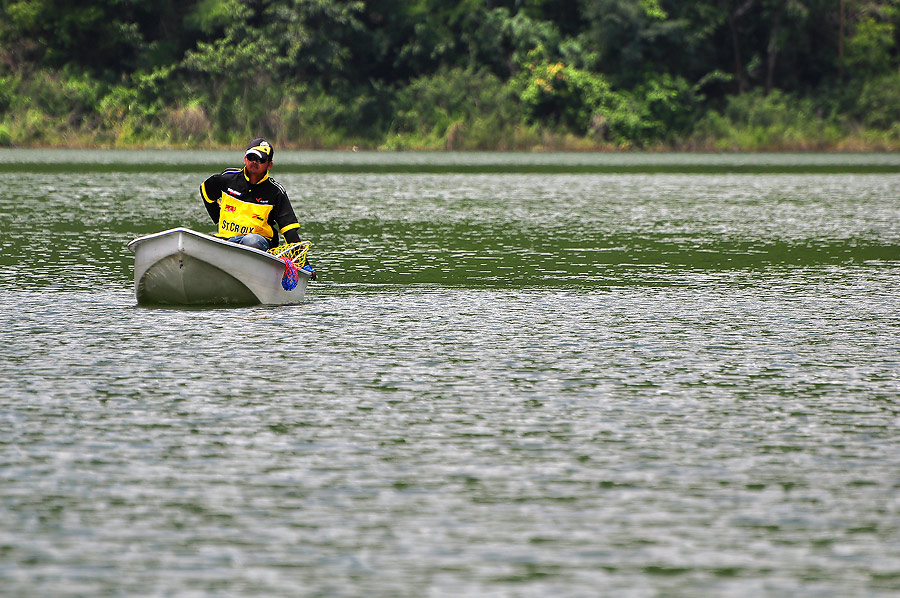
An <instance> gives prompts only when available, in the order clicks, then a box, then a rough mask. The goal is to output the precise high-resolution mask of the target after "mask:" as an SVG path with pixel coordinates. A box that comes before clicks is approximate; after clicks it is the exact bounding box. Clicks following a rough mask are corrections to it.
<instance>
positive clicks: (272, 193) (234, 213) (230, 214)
mask: <svg viewBox="0 0 900 598" xmlns="http://www.w3.org/2000/svg"><path fill="white" fill-rule="evenodd" d="M200 195H202V196H203V204H204V205H205V206H206V211H207V212H209V217H210V218H212V220H213V222H215V223H216V225H217V226H218V228H219V230H218V232H217V236H219V237H225V238H227V237H233V236H235V235H247V234H250V233H256V234H258V235H262V236H264V237H265V238H266V239H268V240H269V244H270V245H272V246H274V245H277V244H278V235H277V231H279V230H280V231H281V236H283V237H284V239H285V241H287V242H288V243H297V242H299V241H300V235H299V230H300V224H299V223H298V222H297V215H296V214H294V208H293V207H292V206H291V201H290V200H289V199H288V196H287V193H286V192H285V190H284V187H282V186H281V185H279V184H278V182H277V181H275V179H273V178H271V177H270V176H269V173H266V176H264V177H263V179H262V180H261V181H260V182H258V183H257V184H255V185H251V184H250V180H249V179H248V178H247V175H246V173H245V172H244V169H243V168H229V169H227V170H225V171H223V172H222V173H221V174H214V175H212V176H211V177H209V178H208V179H206V180H205V181H203V184H202V185H200Z"/></svg>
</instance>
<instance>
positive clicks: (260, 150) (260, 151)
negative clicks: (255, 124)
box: [244, 137, 275, 160]
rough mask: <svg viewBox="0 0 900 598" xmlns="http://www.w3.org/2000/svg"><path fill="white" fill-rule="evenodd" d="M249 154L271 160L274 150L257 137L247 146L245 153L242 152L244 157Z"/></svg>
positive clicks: (266, 142)
mask: <svg viewBox="0 0 900 598" xmlns="http://www.w3.org/2000/svg"><path fill="white" fill-rule="evenodd" d="M250 154H255V155H257V156H259V157H260V158H265V159H266V160H271V159H272V156H274V155H275V148H274V147H272V145H271V144H270V143H269V142H268V141H266V140H265V139H263V138H262V137H257V138H256V139H254V140H253V141H251V142H250V145H248V146H247V151H246V152H244V155H245V156H249V155H250Z"/></svg>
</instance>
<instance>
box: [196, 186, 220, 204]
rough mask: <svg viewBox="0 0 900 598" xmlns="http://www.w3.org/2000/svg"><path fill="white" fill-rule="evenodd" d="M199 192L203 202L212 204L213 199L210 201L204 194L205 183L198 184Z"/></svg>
mask: <svg viewBox="0 0 900 598" xmlns="http://www.w3.org/2000/svg"><path fill="white" fill-rule="evenodd" d="M200 192H201V193H203V200H204V201H205V202H206V203H213V202H214V201H216V200H214V199H210V198H209V195H207V194H206V181H204V182H203V183H201V184H200Z"/></svg>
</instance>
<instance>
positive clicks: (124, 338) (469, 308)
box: [0, 150, 900, 598]
mask: <svg viewBox="0 0 900 598" xmlns="http://www.w3.org/2000/svg"><path fill="white" fill-rule="evenodd" d="M239 157H240V156H239V153H237V154H234V153H233V152H205V153H204V152H75V151H24V150H2V151H0V173H2V175H0V176H2V177H3V190H2V192H0V231H2V233H0V329H2V330H3V343H2V344H0V380H2V382H0V385H2V386H0V596H4V597H5V596H10V597H13V596H15V597H38V596H40V597H45V596H91V597H93V596H128V597H131V596H210V597H212V596H215V597H220V596H235V597H238V596H240V597H243V596H310V597H312V596H337V597H358V596H372V597H407V596H408V597H426V596H427V597H443V596H447V597H450V596H453V597H458V596H475V597H482V596H491V597H498V596H502V597H506V596H510V597H520V596H521V597H535V598H537V597H540V598H543V597H546V596H558V597H565V598H568V597H572V598H575V597H593V596H616V597H620V596H622V597H635V598H638V597H640V598H643V597H656V596H659V597H663V596H665V597H669V596H676V597H685V598H687V597H722V596H728V597H744V596H746V597H754V598H755V597H776V596H778V597H780V596H791V597H798V596H799V597H807V596H808V597H821V596H835V597H855V596H866V597H868V596H879V597H880V596H885V597H887V596H895V595H897V594H898V593H900V501H898V498H897V497H898V496H900V473H898V472H900V443H898V433H897V428H898V424H900V315H898V314H900V309H898V308H900V298H898V282H900V156H898V155H892V154H879V155H862V154H857V155H839V154H827V155H825V154H795V155H779V154H758V155H749V156H747V155H677V154H675V155H653V154H641V155H633V154H611V155H603V154H411V153H401V154H374V153H365V152H360V153H351V152H345V153H300V152H298V153H290V152H281V153H280V154H279V155H278V156H276V170H275V171H274V175H275V176H276V177H277V178H278V180H279V181H280V182H281V183H282V184H283V185H284V186H285V187H286V188H287V190H288V192H289V194H290V196H291V198H292V200H293V203H294V205H295V207H296V208H297V211H298V214H299V215H300V217H301V221H302V223H303V228H302V234H303V236H304V237H305V238H309V239H310V240H311V241H312V243H313V250H312V253H311V259H312V261H313V263H314V265H315V266H316V267H317V268H318V270H319V272H320V280H319V281H318V282H316V283H313V284H311V285H310V288H309V290H308V292H307V296H306V299H305V300H304V303H303V304H301V305H299V306H294V307H281V308H270V307H255V308H240V309H227V310H226V309H204V310H196V309H194V310H179V309H145V308H138V307H137V306H136V305H135V299H134V295H133V290H132V285H133V278H132V276H133V273H132V265H133V262H132V257H131V254H130V253H129V252H128V251H127V249H126V248H125V245H126V244H127V243H128V241H130V240H132V239H133V238H135V237H137V236H140V235H143V234H147V233H152V232H157V231H159V230H163V229H167V228H172V227H175V226H187V227H190V228H194V229H196V230H200V231H207V232H208V231H211V228H212V227H211V223H209V222H208V221H207V220H206V216H205V212H204V210H203V207H202V205H201V202H200V199H199V197H198V193H197V187H198V185H199V184H200V182H201V180H202V179H203V177H204V176H205V175H206V174H209V173H212V172H216V171H218V170H220V169H222V168H224V167H228V166H232V165H234V162H236V161H237V159H239ZM279 168H280V169H281V170H280V171H279V170H278V169H279ZM279 172H280V174H279Z"/></svg>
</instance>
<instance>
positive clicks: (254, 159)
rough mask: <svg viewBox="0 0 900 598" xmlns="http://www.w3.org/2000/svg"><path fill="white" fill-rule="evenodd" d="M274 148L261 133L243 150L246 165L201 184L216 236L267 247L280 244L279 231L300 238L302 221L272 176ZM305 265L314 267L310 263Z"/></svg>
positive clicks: (291, 239)
mask: <svg viewBox="0 0 900 598" xmlns="http://www.w3.org/2000/svg"><path fill="white" fill-rule="evenodd" d="M274 156H275V148H274V147H272V144H271V143H269V142H268V141H266V140H265V139H263V138H262V137H258V138H256V139H254V140H253V141H251V142H250V145H248V146H247V150H246V151H245V152H244V167H243V168H228V169H226V170H224V171H222V173H221V174H214V175H212V176H211V177H209V178H208V179H206V180H205V181H203V184H202V185H200V195H201V196H202V197H203V205H205V206H206V211H207V212H209V217H210V218H212V221H213V222H215V223H216V226H218V229H219V230H218V233H217V234H216V236H217V237H223V238H225V239H228V240H229V241H232V242H234V243H240V244H241V245H247V246H249V247H255V248H256V249H260V250H262V251H266V250H268V249H271V248H272V247H275V246H276V245H278V232H279V231H280V233H281V236H282V237H284V240H285V241H286V242H287V243H299V242H300V234H299V230H300V223H299V222H298V221H297V215H296V214H295V213H294V208H293V206H291V200H290V199H288V196H287V192H286V191H285V190H284V187H282V186H281V185H280V184H279V183H278V182H277V181H276V180H275V179H273V178H272V177H270V176H269V169H271V168H272V158H273V157H274ZM304 269H305V270H307V271H310V272H312V278H313V279H315V270H313V269H312V267H311V266H309V264H307V265H305V266H304Z"/></svg>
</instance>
